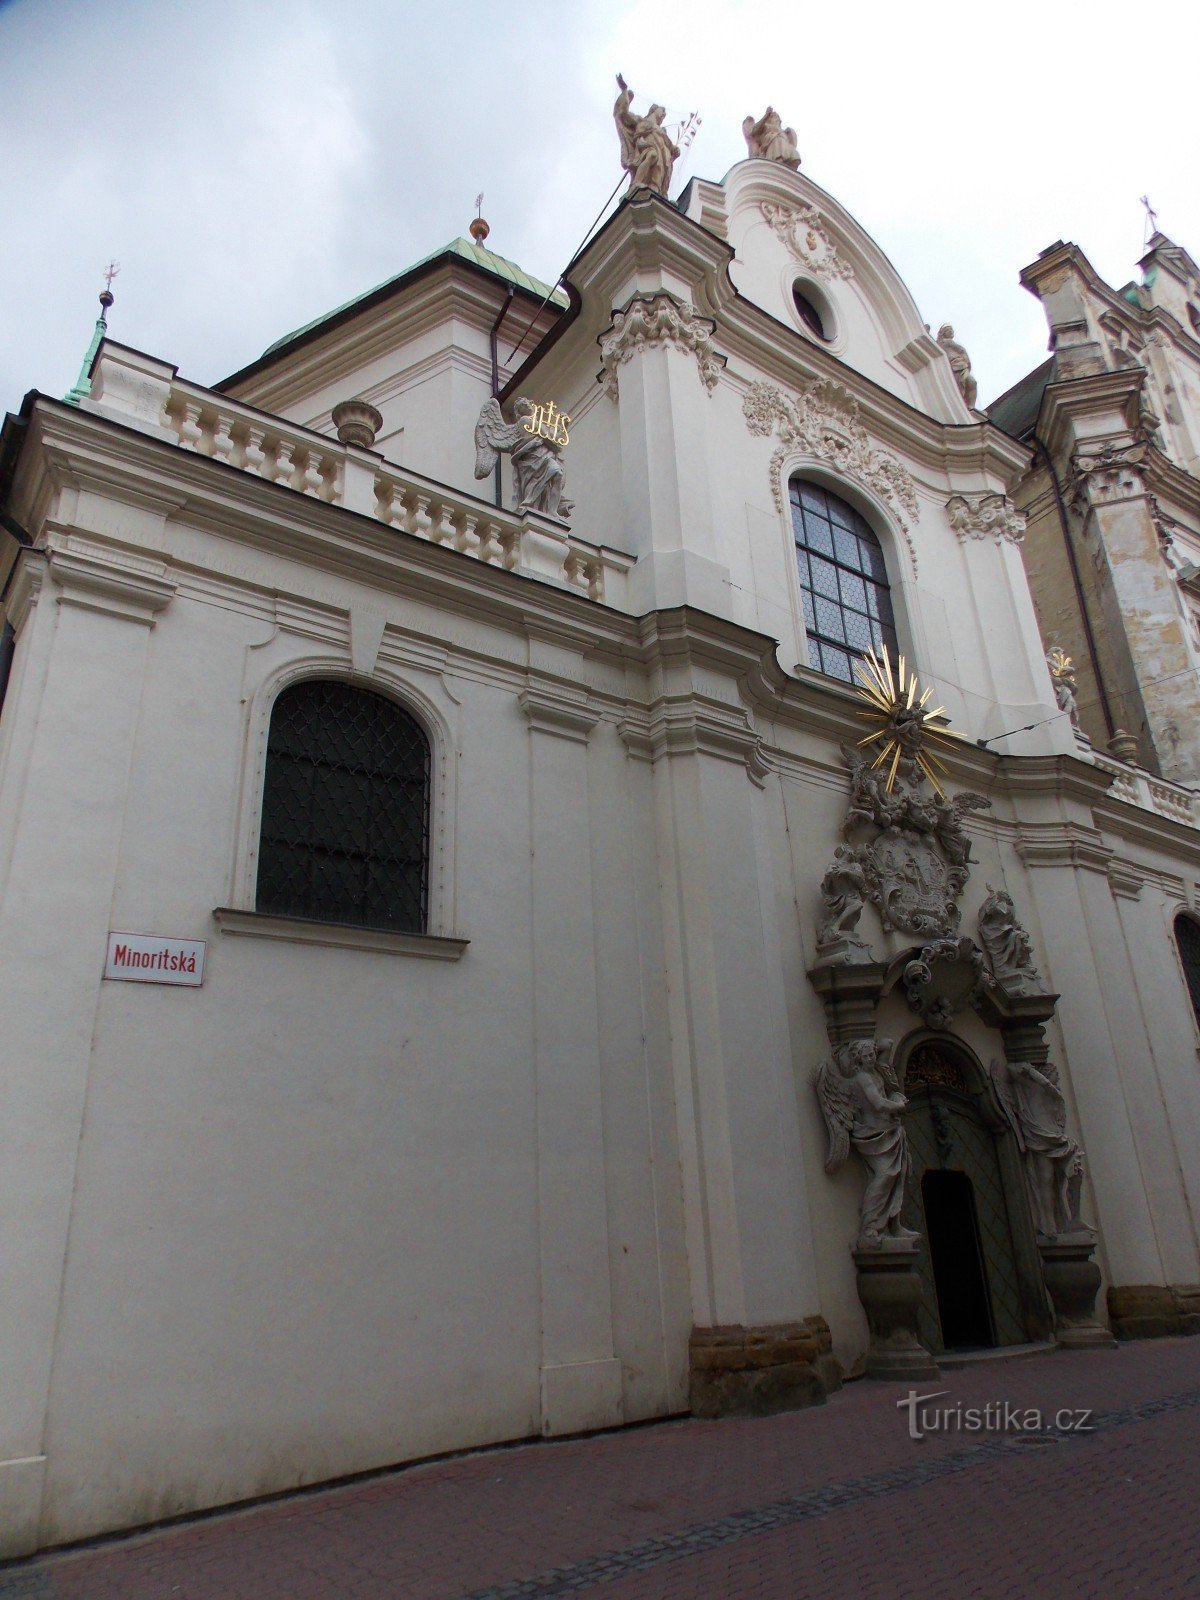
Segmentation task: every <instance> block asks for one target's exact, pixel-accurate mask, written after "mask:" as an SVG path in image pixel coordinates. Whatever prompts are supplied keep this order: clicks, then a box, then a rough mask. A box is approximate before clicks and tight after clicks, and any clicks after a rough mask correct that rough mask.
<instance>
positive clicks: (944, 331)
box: [937, 322, 979, 411]
mask: <svg viewBox="0 0 1200 1600" xmlns="http://www.w3.org/2000/svg"><path fill="white" fill-rule="evenodd" d="M937 342H938V343H939V344H940V345H941V347H942V349H943V350H944V351H945V352H946V359H947V360H948V361H949V363H950V370H951V371H952V372H953V373H954V381H955V383H956V384H957V385H958V392H959V394H961V395H962V397H963V399H964V400H965V401H966V402H967V405H968V406H969V407H970V408H971V410H972V411H974V409H975V401H976V400H977V399H978V397H979V385H978V383H976V381H975V378H974V376H973V375H972V373H971V358H970V356H969V355H968V354H967V347H966V345H962V344H959V343H958V341H957V339H955V337H954V328H953V327H952V325H951V324H950V323H949V322H943V323H942V325H941V327H940V328H939V329H938V336H937Z"/></svg>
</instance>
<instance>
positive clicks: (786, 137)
mask: <svg viewBox="0 0 1200 1600" xmlns="http://www.w3.org/2000/svg"><path fill="white" fill-rule="evenodd" d="M742 132H743V133H744V134H745V136H746V148H747V150H749V152H750V155H751V156H752V157H753V156H759V157H761V158H762V159H763V160H764V161H782V162H783V164H784V166H785V167H791V169H792V171H793V172H795V170H796V168H797V167H798V166H799V165H800V151H799V150H798V149H797V147H796V130H795V129H794V128H785V127H784V125H783V121H782V119H781V118H780V115H779V113H778V111H776V110H775V108H774V106H768V107H767V109H766V111H765V112H764V114H763V115H762V116H761V117H760V118H759V119H758V121H757V122H755V120H754V118H753V117H746V118H745V120H744V121H743V122H742Z"/></svg>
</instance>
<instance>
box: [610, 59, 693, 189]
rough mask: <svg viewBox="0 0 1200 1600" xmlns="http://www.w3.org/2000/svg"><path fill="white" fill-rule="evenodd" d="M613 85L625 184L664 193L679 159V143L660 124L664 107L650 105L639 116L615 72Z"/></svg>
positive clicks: (664, 114) (631, 92)
mask: <svg viewBox="0 0 1200 1600" xmlns="http://www.w3.org/2000/svg"><path fill="white" fill-rule="evenodd" d="M617 88H618V90H619V93H618V95H617V102H616V104H615V105H614V106H613V121H614V122H615V123H616V125H617V137H618V138H619V139H620V141H621V165H622V167H624V169H625V171H626V172H627V173H628V174H629V187H630V189H643V188H644V189H652V190H653V191H654V193H655V194H661V195H664V196H665V195H666V193H667V190H668V189H669V188H670V187H671V173H672V172H673V171H674V169H675V163H676V161H677V160H678V159H679V146H678V145H677V144H676V143H675V141H674V140H673V139H672V138H671V136H670V134H669V133H668V132H667V130H666V127H665V125H664V124H665V123H666V120H667V113H666V110H665V108H664V107H663V106H660V105H652V106H651V107H650V109H649V111H648V112H647V113H646V115H645V116H644V117H639V116H638V115H637V114H636V112H634V111H633V109H632V106H633V90H632V89H631V88H630V87H629V86H628V84H627V83H626V82H625V79H624V78H622V77H621V75H620V74H619V73H618V75H617Z"/></svg>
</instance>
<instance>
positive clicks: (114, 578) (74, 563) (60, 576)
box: [45, 531, 177, 628]
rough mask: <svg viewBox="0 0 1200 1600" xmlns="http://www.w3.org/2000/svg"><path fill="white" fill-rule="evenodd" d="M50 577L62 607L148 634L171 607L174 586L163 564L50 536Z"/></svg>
mask: <svg viewBox="0 0 1200 1600" xmlns="http://www.w3.org/2000/svg"><path fill="white" fill-rule="evenodd" d="M45 549H46V558H47V571H48V577H49V579H50V582H51V584H52V585H53V587H54V589H55V590H56V591H57V592H56V594H55V599H56V600H57V601H58V604H59V605H60V606H76V607H78V608H79V609H80V610H82V611H98V612H101V613H103V614H104V615H106V616H111V617H120V618H122V619H123V620H125V621H126V622H139V623H142V624H144V625H145V626H146V627H150V628H152V627H153V626H154V623H155V619H156V618H157V616H158V613H159V612H160V611H162V610H164V609H165V607H166V606H168V605H169V604H170V603H171V600H172V598H173V597H174V594H175V590H176V588H177V584H176V580H175V577H174V575H173V574H172V572H171V570H170V567H169V566H168V565H167V563H166V562H165V561H156V560H153V559H148V558H146V557H145V556H143V555H139V554H135V553H133V552H132V551H130V550H129V549H127V548H126V549H122V548H120V547H118V546H115V545H113V544H108V543H105V544H101V543H99V542H97V541H93V540H90V539H84V538H81V537H80V536H79V535H78V534H73V533H66V532H59V531H53V532H51V533H50V534H49V536H48V537H47V540H46V547H45Z"/></svg>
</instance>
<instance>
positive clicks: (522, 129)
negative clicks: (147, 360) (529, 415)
mask: <svg viewBox="0 0 1200 1600" xmlns="http://www.w3.org/2000/svg"><path fill="white" fill-rule="evenodd" d="M1141 15H1142V14H1141V13H1139V12H1138V11H1137V10H1136V9H1131V8H1130V7H1129V6H1128V5H1127V4H1122V5H1119V6H1118V5H1117V4H1114V3H1111V0H1092V3H1091V4H1075V3H1071V0H1038V3H1029V0H1008V3H1006V4H1005V5H1003V6H999V5H997V6H990V7H987V8H983V7H980V6H978V5H972V4H969V3H966V0H955V3H953V4H946V3H942V0H912V3H911V4H909V5H907V6H905V5H897V4H894V3H887V4H882V3H878V0H856V3H842V4H841V5H835V6H829V5H823V6H808V5H799V4H795V3H793V0H743V3H740V4H739V3H737V0H726V3H724V4H717V3H714V0H688V3H686V4H684V3H683V0H567V3H566V4H558V5H554V4H551V3H549V0H543V3H541V4H525V5H524V6H521V7H516V6H504V7H502V6H500V5H498V4H495V3H484V0H457V3H456V0H441V3H440V4H439V3H437V0H433V3H429V0H426V3H423V4H421V5H419V6H418V5H416V4H413V3H410V0H391V3H388V0H346V3H342V4H335V3H334V0H286V4H285V3H282V0H240V3H239V4H237V5H233V6H220V7H218V6H212V5H195V4H190V3H189V4H184V3H183V0H104V3H101V0H0V152H2V159H0V216H2V217H3V218H4V227H3V232H2V235H0V237H2V238H3V247H2V249H0V292H2V296H3V300H2V304H3V308H4V310H3V321H2V323H0V328H2V330H3V331H2V334H0V409H15V408H16V406H17V405H18V404H19V402H20V399H21V396H22V395H23V394H24V392H25V391H26V390H27V389H29V388H38V389H42V390H44V391H46V392H48V393H51V394H61V393H62V392H63V391H64V390H66V389H67V388H69V387H70V385H71V384H72V382H73V381H74V378H75V375H76V372H77V370H78V365H79V360H80V357H81V355H82V353H83V351H84V349H85V348H86V345H87V341H88V338H89V336H90V332H91V326H92V322H93V320H94V318H95V315H96V309H97V308H96V299H95V297H96V294H97V292H98V290H99V288H100V287H101V273H102V271H103V268H104V267H105V265H106V264H107V262H108V260H109V258H110V257H115V258H116V259H117V260H118V261H119V262H120V264H121V273H120V276H119V278H118V279H117V281H116V283H115V285H114V289H115V292H116V295H117V303H116V306H115V307H114V310H113V313H112V315H111V317H110V329H111V332H112V334H113V336H114V337H116V338H119V339H121V340H122V341H123V342H125V343H128V344H132V345H135V346H137V347H138V348H140V349H143V350H147V351H149V352H150V353H152V354H153V355H156V356H159V357H162V358H163V359H166V360H169V361H172V362H174V363H176V364H177V365H178V366H179V368H180V369H181V371H182V372H183V373H184V374H185V375H186V376H187V377H189V378H192V379H194V380H196V381H198V382H200V383H212V382H214V381H216V380H217V379H219V378H221V377H223V376H225V375H226V374H228V373H229V372H232V371H234V370H235V369H236V368H238V367H240V366H242V365H244V364H245V363H246V362H248V361H250V360H251V359H253V358H254V357H255V356H256V355H258V354H259V353H260V351H261V350H262V349H263V348H264V346H266V345H267V344H269V343H270V342H271V341H272V340H273V339H276V338H278V337H279V336H280V335H281V334H283V333H286V332H287V331H288V330H290V329H291V328H294V327H296V326H298V325H300V324H302V323H304V322H307V321H308V320H309V319H311V318H312V317H314V316H317V315H319V314H320V313H321V312H323V311H325V310H327V309H329V308H331V307H333V306H335V305H337V304H339V303H340V302H342V301H344V300H346V299H348V298H350V297H351V296H353V295H355V294H358V293H361V292H362V291H364V290H366V289H368V288H370V287H371V286H373V285H374V284H376V283H378V282H379V281H381V280H382V279H384V278H387V277H390V276H391V275H392V274H393V273H395V272H398V271H400V270H402V269H403V268H404V267H405V266H407V265H408V264H410V263H411V262H413V261H415V260H417V259H419V258H420V257H421V256H423V255H426V254H427V253H428V252H429V251H431V250H433V249H436V248H437V247H438V246H440V245H442V244H444V243H446V242H447V241H448V240H450V239H452V238H454V237H455V236H456V235H457V234H465V233H466V230H467V224H468V222H469V221H470V218H471V216H472V215H473V203H474V197H475V195H476V193H477V192H478V191H479V190H481V189H482V190H483V191H484V194H485V197H486V198H485V202H484V213H485V215H486V216H487V217H488V219H489V221H490V222H491V225H492V236H491V239H490V240H489V243H490V244H491V245H492V246H493V247H494V248H495V249H496V250H498V251H499V252H500V253H501V254H503V255H507V256H510V257H512V258H513V259H515V260H517V261H519V262H520V263H521V264H522V265H523V266H524V267H526V268H527V270H529V271H531V272H534V273H536V274H537V275H539V276H540V277H543V278H545V279H547V280H551V279H553V278H555V277H556V276H557V274H558V273H559V272H560V271H561V270H562V268H563V267H564V266H565V264H566V262H567V261H568V259H569V258H570V257H571V255H572V254H573V253H574V251H575V249H576V248H577V246H578V244H579V242H580V240H581V238H582V236H583V235H584V233H585V231H586V230H587V229H588V227H589V225H590V224H591V222H592V220H593V218H594V217H595V215H596V213H597V212H598V211H599V210H600V208H601V206H602V205H603V204H604V202H605V198H606V196H608V195H609V192H610V191H611V190H612V188H613V186H614V184H615V183H616V181H617V179H618V178H619V177H620V168H619V163H618V154H617V140H616V135H615V133H614V130H613V125H612V122H611V109H612V101H613V97H614V86H613V74H614V73H615V72H616V71H617V70H620V71H622V72H624V74H625V76H626V78H627V79H628V80H629V83H630V84H631V86H632V87H633V89H634V90H635V91H636V93H637V96H638V99H637V102H636V104H637V106H638V107H639V108H641V107H642V106H643V105H644V103H645V100H648V99H649V98H651V97H653V98H654V99H657V100H661V101H662V102H663V103H664V104H666V105H667V107H668V108H669V110H670V112H671V115H672V118H675V117H680V118H681V117H683V116H684V115H686V114H687V113H688V112H691V111H696V112H698V113H699V114H700V116H701V117H702V119H703V122H702V125H701V128H700V131H699V135H698V137H697V138H696V140H695V143H694V145H693V146H692V148H691V150H690V151H689V152H688V155H687V157H686V159H685V160H684V161H683V162H681V163H680V164H678V165H677V167H676V182H675V186H674V188H673V190H672V193H673V194H676V193H678V191H679V189H680V188H681V187H682V185H683V183H685V182H686V181H687V179H688V177H690V176H693V175H699V176H702V177H707V178H720V177H721V176H722V175H723V174H724V173H725V172H726V170H727V169H728V168H729V167H730V166H731V165H732V164H733V163H734V162H735V161H737V160H739V159H741V157H742V156H743V155H744V154H745V145H744V142H743V140H742V135H741V121H742V117H743V116H744V115H745V114H746V113H747V112H749V111H753V112H755V113H756V114H760V113H761V111H762V110H763V108H764V107H765V106H766V104H767V103H768V101H769V102H770V103H772V104H773V105H774V106H776V108H777V109H778V110H779V111H780V112H781V113H782V114H783V117H784V120H785V122H788V123H790V124H792V125H793V126H794V127H795V129H796V131H797V135H798V139H799V144H800V150H801V154H802V156H803V161H804V170H805V171H806V172H807V173H808V174H809V175H810V176H811V177H812V178H813V179H814V180H815V181H816V182H817V183H819V184H821V185H823V186H824V187H825V188H826V189H829V190H830V191H832V192H833V193H834V194H835V195H837V196H838V197H839V199H841V200H842V201H843V202H844V203H845V204H846V205H847V206H848V207H849V208H850V210H851V211H853V212H854V213H855V214H856V215H857V216H858V218H859V219H860V221H861V222H862V223H863V224H864V226H865V227H866V228H867V229H868V230H869V231H870V232H872V233H873V234H874V235H875V237H876V238H877V239H878V241H879V242H880V244H881V245H882V246H883V248H884V250H885V251H886V252H887V253H888V255H889V256H890V257H891V258H892V260H893V262H894V263H895V264H896V266H897V267H898V268H899V270H900V272H901V274H902V275H903V277H904V278H905V279H906V280H907V282H908V284H909V287H910V288H911V289H912V291H913V293H914V295H915V297H916V300H917V303H918V305H919V306H920V307H921V310H922V314H923V316H924V318H925V320H926V321H928V322H930V323H932V324H933V325H934V327H935V328H936V327H937V325H938V324H939V323H941V322H943V321H951V322H953V323H954V324H955V326H956V328H957V330H958V335H959V337H960V338H961V339H962V341H963V342H964V343H965V344H966V345H967V346H968V348H969V349H970V351H971V353H972V357H973V360H974V364H975V370H976V373H977V375H978V377H979V381H980V398H981V400H987V399H991V398H993V397H994V396H995V395H996V394H997V393H998V392H999V391H1001V390H1002V389H1004V388H1005V387H1007V386H1008V385H1009V384H1010V383H1012V382H1014V381H1015V380H1016V379H1017V378H1019V377H1020V376H1021V375H1022V374H1023V373H1024V372H1026V371H1028V370H1029V368H1031V367H1032V366H1034V365H1036V364H1037V362H1038V361H1040V360H1041V359H1042V358H1043V355H1044V350H1045V325H1044V321H1043V319H1042V314H1041V310H1040V308H1039V306H1038V305H1037V303H1036V302H1035V301H1033V300H1032V299H1031V298H1030V297H1029V296H1028V295H1026V294H1025V292H1024V291H1023V290H1022V289H1021V288H1020V287H1019V285H1018V283H1017V274H1018V272H1019V271H1020V269H1021V267H1022V266H1024V265H1025V264H1026V263H1027V262H1028V261H1030V260H1032V258H1033V257H1034V256H1035V255H1036V254H1037V253H1038V251H1039V250H1041V249H1043V248H1044V247H1045V246H1046V245H1048V244H1050V243H1052V242H1053V241H1054V240H1055V239H1058V238H1064V239H1073V240H1074V241H1075V242H1076V243H1077V244H1079V245H1080V246H1081V247H1082V248H1083V249H1084V250H1085V251H1086V252H1087V254H1088V255H1089V256H1090V258H1091V260H1092V262H1093V263H1094V265H1095V266H1096V267H1097V268H1098V270H1099V271H1100V272H1101V273H1102V274H1103V275H1104V276H1105V277H1107V278H1108V279H1109V281H1110V282H1113V283H1116V284H1123V283H1125V282H1127V281H1128V280H1129V279H1130V278H1131V277H1133V276H1134V271H1135V262H1136V260H1137V257H1138V256H1139V254H1140V253H1141V248H1142V242H1143V235H1144V226H1145V217H1144V213H1143V211H1142V208H1141V206H1140V205H1139V196H1140V195H1142V194H1145V193H1149V195H1150V198H1151V200H1152V201H1153V203H1154V205H1155V206H1156V208H1157V210H1158V212H1159V218H1160V226H1161V227H1162V228H1163V229H1164V231H1165V232H1167V233H1169V234H1171V235H1172V237H1174V238H1175V239H1177V240H1178V241H1179V242H1180V243H1181V244H1183V245H1184V246H1185V247H1186V246H1190V247H1191V249H1192V251H1193V253H1196V254H1198V255H1200V194H1198V192H1197V187H1196V184H1195V181H1194V167H1195V153H1196V127H1195V112H1194V104H1195V93H1194V60H1195V47H1196V44H1197V42H1198V38H1197V35H1198V32H1200V29H1198V28H1197V24H1196V22H1195V11H1194V6H1193V5H1192V3H1191V0H1186V3H1185V0H1160V3H1159V4H1158V5H1157V6H1156V7H1155V8H1154V9H1153V12H1152V13H1147V14H1146V15H1147V16H1152V19H1153V20H1152V21H1151V22H1148V23H1146V24H1145V25H1143V24H1142V23H1141V22H1140V21H1139V20H1138V19H1139V17H1140V16H1141ZM643 97H645V98H643Z"/></svg>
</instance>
